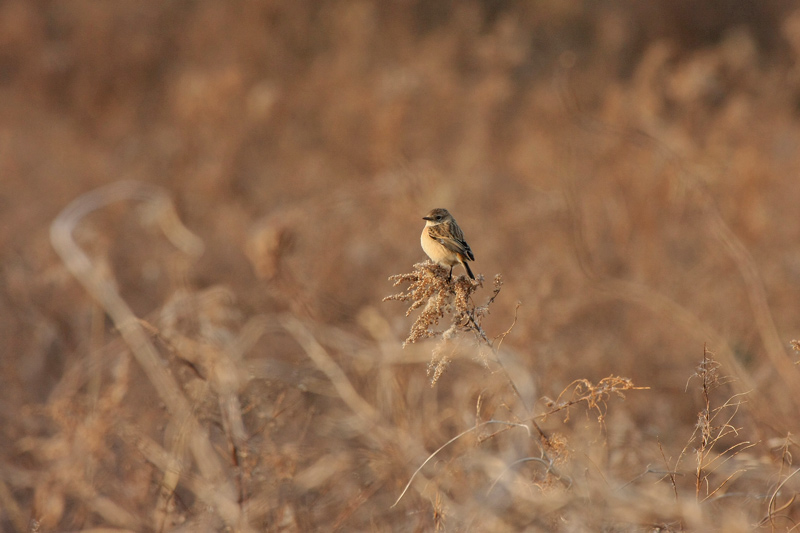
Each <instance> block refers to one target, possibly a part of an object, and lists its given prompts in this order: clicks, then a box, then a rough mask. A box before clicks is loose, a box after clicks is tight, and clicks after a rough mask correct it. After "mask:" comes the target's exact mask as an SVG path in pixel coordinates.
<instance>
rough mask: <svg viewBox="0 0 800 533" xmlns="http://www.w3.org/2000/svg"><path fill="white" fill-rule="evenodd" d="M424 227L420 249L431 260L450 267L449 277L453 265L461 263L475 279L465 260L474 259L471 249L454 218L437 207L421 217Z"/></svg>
mask: <svg viewBox="0 0 800 533" xmlns="http://www.w3.org/2000/svg"><path fill="white" fill-rule="evenodd" d="M422 219H423V220H424V221H425V227H424V228H422V236H421V237H420V242H421V243H422V249H423V250H424V251H425V253H426V254H428V257H430V258H431V261H433V262H434V263H438V264H440V265H442V266H449V267H450V277H451V278H452V277H453V267H454V266H455V265H456V264H458V263H461V264H462V265H464V268H465V269H466V270H467V275H468V276H469V277H470V278H472V279H475V276H474V275H472V270H470V269H469V265H468V264H467V261H475V256H474V255H472V250H471V249H470V247H469V244H467V241H465V240H464V233H463V232H462V231H461V228H459V227H458V224H457V223H456V219H454V218H453V215H451V214H450V213H449V212H448V211H447V209H442V208H437V209H434V210H433V211H431V212H430V213H428V214H427V215H426V216H424V217H422Z"/></svg>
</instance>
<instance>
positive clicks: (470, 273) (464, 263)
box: [461, 261, 475, 279]
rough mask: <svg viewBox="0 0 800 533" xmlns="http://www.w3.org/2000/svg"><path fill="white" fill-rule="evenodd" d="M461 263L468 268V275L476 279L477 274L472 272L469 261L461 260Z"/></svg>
mask: <svg viewBox="0 0 800 533" xmlns="http://www.w3.org/2000/svg"><path fill="white" fill-rule="evenodd" d="M461 264H462V265H464V268H466V269H467V275H468V276H469V277H470V278H472V279H475V276H474V275H473V274H472V270H470V269H469V265H468V264H467V262H466V261H461Z"/></svg>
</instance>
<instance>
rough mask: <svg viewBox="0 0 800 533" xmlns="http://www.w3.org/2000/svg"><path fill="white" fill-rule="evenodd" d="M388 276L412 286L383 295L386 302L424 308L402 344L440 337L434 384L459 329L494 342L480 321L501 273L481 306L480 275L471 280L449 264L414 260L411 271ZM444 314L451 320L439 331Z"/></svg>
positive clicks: (435, 352) (433, 365) (431, 368)
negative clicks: (475, 297)
mask: <svg viewBox="0 0 800 533" xmlns="http://www.w3.org/2000/svg"><path fill="white" fill-rule="evenodd" d="M389 279H390V280H391V281H394V286H395V287H396V286H398V285H401V284H403V283H408V284H409V286H408V289H407V290H406V291H403V292H400V293H398V294H393V295H392V296H387V297H386V298H384V299H383V301H384V302H386V301H391V300H397V301H400V302H411V306H410V307H409V308H408V310H407V311H406V316H409V315H410V314H411V313H412V312H413V311H414V310H415V309H419V308H422V312H420V314H419V316H418V317H417V319H416V320H415V321H414V323H413V324H412V325H411V330H410V331H409V334H408V337H407V338H406V340H405V341H404V342H403V346H404V347H405V346H406V345H408V344H411V343H414V342H417V341H418V340H420V339H427V338H432V337H439V338H440V339H441V342H440V343H439V344H438V345H437V346H436V347H435V348H434V350H433V354H432V358H431V362H430V364H429V365H428V375H431V383H432V384H436V382H437V381H438V379H439V377H440V376H441V375H442V372H444V370H445V368H446V367H447V365H448V363H449V362H450V360H451V355H452V353H453V349H454V348H453V347H452V346H451V345H449V344H448V341H450V340H451V339H453V338H455V336H456V334H457V333H458V332H459V331H472V332H473V333H475V335H476V336H477V337H478V338H479V339H480V340H482V341H483V342H485V343H486V344H488V345H489V346H491V341H490V340H489V338H488V337H487V336H486V333H485V332H484V331H483V329H482V328H481V325H480V324H481V319H482V318H483V317H484V316H486V315H487V314H488V313H489V305H490V304H491V303H492V302H493V301H494V299H495V298H496V297H497V294H498V293H499V292H500V287H501V286H502V280H501V278H500V276H499V275H498V276H495V279H494V292H493V294H492V296H491V297H490V298H489V300H488V301H487V302H486V303H485V304H483V305H481V306H476V305H475V303H474V302H473V300H472V296H473V294H474V293H475V291H476V290H477V289H478V287H481V286H482V285H483V276H481V275H478V279H477V280H471V279H469V278H468V277H467V276H464V275H461V276H458V277H450V276H449V272H448V270H447V269H446V268H444V267H442V266H440V265H437V264H435V263H432V262H431V261H425V262H423V263H417V264H415V265H414V270H413V271H412V272H410V273H407V274H397V275H394V276H391V277H390V278H389ZM445 315H450V317H451V318H450V323H449V325H448V327H447V328H446V329H444V330H443V331H437V330H436V329H434V328H435V327H436V326H438V325H439V321H440V320H441V319H442V318H444V317H445Z"/></svg>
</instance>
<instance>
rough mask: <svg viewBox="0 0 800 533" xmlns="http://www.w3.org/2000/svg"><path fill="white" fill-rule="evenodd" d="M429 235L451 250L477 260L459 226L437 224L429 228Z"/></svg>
mask: <svg viewBox="0 0 800 533" xmlns="http://www.w3.org/2000/svg"><path fill="white" fill-rule="evenodd" d="M428 235H430V237H431V239H434V240H436V241H438V242H439V244H441V245H442V246H444V247H445V248H447V249H448V250H450V251H451V252H454V253H457V254H461V255H463V256H464V257H466V258H467V259H469V260H470V261H475V256H474V255H473V254H472V249H470V247H469V244H467V242H466V241H465V240H464V234H463V233H462V232H461V229H460V228H459V227H458V226H452V225H451V224H437V225H436V226H431V227H429V228H428Z"/></svg>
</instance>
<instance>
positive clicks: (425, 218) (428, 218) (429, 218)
mask: <svg viewBox="0 0 800 533" xmlns="http://www.w3.org/2000/svg"><path fill="white" fill-rule="evenodd" d="M422 220H433V218H432V217H422Z"/></svg>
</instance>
